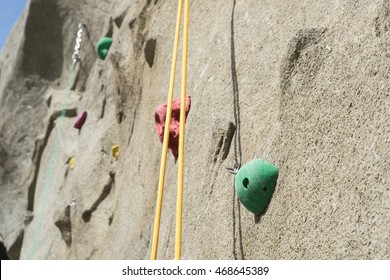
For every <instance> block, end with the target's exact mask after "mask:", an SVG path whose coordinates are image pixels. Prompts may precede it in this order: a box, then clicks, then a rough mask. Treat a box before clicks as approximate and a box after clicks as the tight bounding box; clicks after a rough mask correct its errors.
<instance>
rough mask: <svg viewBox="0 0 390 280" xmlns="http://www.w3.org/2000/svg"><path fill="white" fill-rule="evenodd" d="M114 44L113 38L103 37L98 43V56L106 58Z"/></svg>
mask: <svg viewBox="0 0 390 280" xmlns="http://www.w3.org/2000/svg"><path fill="white" fill-rule="evenodd" d="M111 44H112V39H111V38H108V37H103V38H101V39H100V40H99V42H98V43H97V45H96V52H97V54H98V57H99V58H100V59H102V60H104V59H105V58H106V56H107V53H108V50H109V49H110V47H111Z"/></svg>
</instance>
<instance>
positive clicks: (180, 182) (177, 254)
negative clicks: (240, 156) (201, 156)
mask: <svg viewBox="0 0 390 280" xmlns="http://www.w3.org/2000/svg"><path fill="white" fill-rule="evenodd" d="M189 12H190V5H189V0H185V6H184V30H183V58H182V80H181V103H180V135H179V159H178V164H179V170H178V177H177V202H176V242H175V259H176V260H180V258H181V237H182V219H183V215H182V208H183V180H184V132H185V124H186V97H187V92H186V91H187V55H188V21H189Z"/></svg>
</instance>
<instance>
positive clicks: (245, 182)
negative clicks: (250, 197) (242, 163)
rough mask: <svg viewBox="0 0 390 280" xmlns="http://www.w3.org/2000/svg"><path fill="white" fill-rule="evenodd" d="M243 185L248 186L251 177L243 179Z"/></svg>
mask: <svg viewBox="0 0 390 280" xmlns="http://www.w3.org/2000/svg"><path fill="white" fill-rule="evenodd" d="M242 185H243V186H244V188H246V189H247V188H248V185H249V179H248V178H244V180H243V181H242Z"/></svg>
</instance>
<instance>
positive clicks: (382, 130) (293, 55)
mask: <svg viewBox="0 0 390 280" xmlns="http://www.w3.org/2000/svg"><path fill="white" fill-rule="evenodd" d="M175 17H176V1H168V0H143V1H141V0H140V1H135V0H133V1H124V0H105V1H93V0H84V1H76V0H69V1H60V0H31V1H30V2H29V3H28V5H27V7H26V10H25V12H24V14H23V15H22V17H21V18H20V20H19V21H18V23H17V25H16V26H15V27H14V30H13V32H12V34H11V36H10V38H9V39H8V41H7V43H6V45H5V47H4V48H3V49H2V51H1V54H0V116H1V117H0V235H1V237H2V239H3V240H4V245H5V247H6V249H7V253H8V256H9V257H10V258H12V259H18V258H20V259H148V258H149V257H150V250H151V239H152V229H153V222H154V211H155V201H156V196H157V185H158V174H159V163H160V157H161V147H162V145H161V143H160V140H159V139H158V137H157V136H156V133H155V128H154V121H155V120H154V109H155V108H156V107H157V106H158V105H159V104H162V103H165V102H166V98H167V92H168V82H169V70H170V64H171V53H172V47H173V36H174V29H175V20H176V19H175ZM81 19H85V22H86V29H85V30H86V32H85V33H84V35H83V41H82V44H81V49H80V56H81V63H79V64H78V65H77V67H76V72H75V75H76V77H75V80H74V81H73V82H72V87H71V89H72V91H71V94H70V98H69V101H68V102H67V103H66V107H67V111H66V114H65V117H63V118H62V117H61V116H60V115H61V109H62V106H63V104H64V99H65V94H66V87H67V79H68V77H69V75H70V70H69V69H70V66H71V63H72V60H71V55H72V52H73V48H74V43H75V38H76V32H77V25H78V23H79V22H80V21H81ZM102 37H112V38H113V43H112V46H111V48H110V50H109V53H108V55H107V57H106V59H105V60H104V61H102V60H99V59H98V58H97V54H96V51H95V47H96V43H97V41H98V40H99V39H100V38H102ZM188 59H189V61H188V86H187V92H188V94H189V95H191V111H190V113H189V115H188V119H187V126H186V143H185V145H186V148H185V179H184V185H185V186H184V187H185V190H184V209H183V215H184V216H183V253H182V255H183V258H185V259H390V164H389V158H390V121H389V119H390V110H389V108H390V74H389V73H390V1H389V0H372V1H368V0H364V1H363V0H357V1H355V0H354V1H352V0H349V1H348V0H338V1H334V0H332V1H298V0H291V1H282V0H274V1H257V0H248V1H240V0H230V1H226V0H216V1H191V10H190V33H189V57H188ZM180 63H181V60H180V59H179V65H180ZM180 77H181V70H180V67H178V73H177V83H176V88H175V98H177V97H179V92H180ZM82 111H87V112H88V118H87V120H86V122H85V123H84V125H83V127H82V129H81V130H80V131H79V130H77V129H74V128H73V123H74V121H75V120H76V117H77V115H78V114H79V113H80V112H82ZM59 133H60V134H59ZM58 135H59V136H58ZM114 145H119V158H118V159H117V160H116V159H115V158H114V157H113V156H112V155H111V148H112V147H113V146H114ZM54 151H57V152H54ZM74 156H75V157H76V160H75V166H74V169H73V170H70V168H69V165H68V162H69V160H70V159H71V158H72V157H74ZM254 158H263V159H265V160H267V161H268V162H270V163H272V164H274V165H276V166H278V168H279V179H278V182H277V185H276V189H275V192H274V194H273V197H272V199H271V201H270V204H269V207H268V208H267V210H266V211H265V212H264V213H263V214H262V215H260V216H254V215H253V214H252V213H251V212H249V211H248V210H246V209H245V208H244V207H243V206H242V205H241V204H240V203H239V201H238V200H237V198H236V196H235V193H234V175H232V174H230V173H228V172H226V169H225V168H226V167H229V168H233V167H237V166H238V165H239V164H241V165H243V164H245V163H246V162H248V161H250V160H252V159H254ZM176 179H177V164H176V162H175V159H174V157H173V156H172V155H171V154H170V153H169V155H168V163H167V177H166V185H165V192H164V201H163V212H162V218H161V221H162V223H161V231H160V242H159V245H160V246H159V250H158V258H159V259H172V258H173V255H174V232H175V207H176V205H175V204H176Z"/></svg>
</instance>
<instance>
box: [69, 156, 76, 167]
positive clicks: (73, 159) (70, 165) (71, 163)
mask: <svg viewBox="0 0 390 280" xmlns="http://www.w3.org/2000/svg"><path fill="white" fill-rule="evenodd" d="M75 161H76V157H72V158H71V159H70V160H69V168H70V170H73V169H74V163H75Z"/></svg>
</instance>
